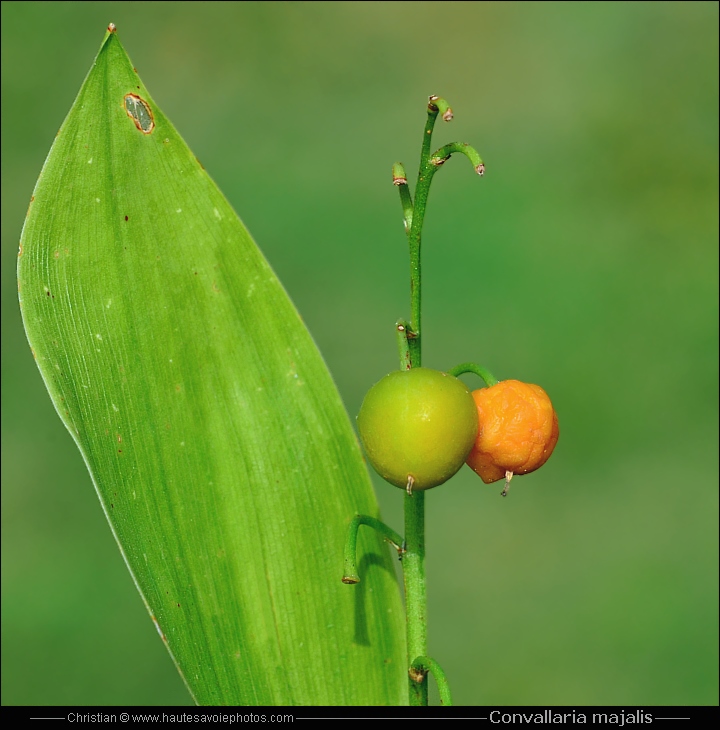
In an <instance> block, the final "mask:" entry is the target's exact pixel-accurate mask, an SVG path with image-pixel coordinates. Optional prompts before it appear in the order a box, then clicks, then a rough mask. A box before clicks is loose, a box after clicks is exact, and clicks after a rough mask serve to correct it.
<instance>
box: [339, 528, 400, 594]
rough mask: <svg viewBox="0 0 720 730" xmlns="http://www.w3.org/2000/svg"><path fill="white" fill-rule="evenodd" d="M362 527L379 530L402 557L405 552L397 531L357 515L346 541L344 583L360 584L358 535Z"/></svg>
mask: <svg viewBox="0 0 720 730" xmlns="http://www.w3.org/2000/svg"><path fill="white" fill-rule="evenodd" d="M360 525H367V526H368V527H372V528H373V530H377V532H379V533H380V534H381V535H382V536H383V537H384V538H385V539H386V540H387V541H388V542H389V543H390V544H391V545H392V546H393V547H394V548H395V549H396V550H397V551H398V555H400V557H402V555H403V553H404V552H405V548H404V547H403V539H402V537H400V535H398V534H397V532H395V530H393V529H391V528H390V527H388V526H387V525H386V524H385V523H384V522H381V521H380V520H377V519H375V518H374V517H370V516H369V515H356V516H355V517H354V518H353V521H352V522H351V523H350V527H348V533H347V539H346V541H345V570H344V571H343V577H342V582H343V583H359V582H360V576H359V575H358V572H357V566H356V560H357V534H358V528H359V527H360Z"/></svg>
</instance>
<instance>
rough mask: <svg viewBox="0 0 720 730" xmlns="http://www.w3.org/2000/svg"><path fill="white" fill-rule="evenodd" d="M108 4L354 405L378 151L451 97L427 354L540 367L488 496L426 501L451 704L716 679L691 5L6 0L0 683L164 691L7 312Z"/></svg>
mask: <svg viewBox="0 0 720 730" xmlns="http://www.w3.org/2000/svg"><path fill="white" fill-rule="evenodd" d="M109 21H113V22H115V23H116V24H117V26H118V31H119V35H120V38H121V40H122V42H123V44H124V45H125V48H126V49H127V51H128V53H129V54H130V56H131V58H132V59H133V62H134V64H135V65H136V66H137V68H138V70H139V72H140V75H141V76H142V78H143V80H144V81H145V83H146V84H147V86H148V87H149V89H150V91H151V93H152V94H153V97H154V99H155V101H156V102H157V103H158V104H159V105H160V106H161V107H162V108H163V110H164V111H165V113H166V114H167V115H168V116H169V117H170V119H172V121H173V122H174V123H175V125H176V127H177V128H178V130H179V131H180V133H181V134H182V135H183V136H184V137H185V139H186V140H187V142H188V143H189V145H190V147H191V148H192V149H193V151H194V152H195V153H196V155H197V156H198V157H199V158H200V159H201V160H202V162H203V164H204V165H205V167H206V169H207V170H208V171H209V172H210V174H211V175H212V176H213V177H214V179H215V180H216V181H217V183H218V185H219V186H220V188H221V189H222V190H223V191H224V192H225V194H226V195H227V197H228V198H229V200H230V202H231V203H232V204H233V205H234V206H235V208H236V209H237V211H238V212H239V214H240V216H241V217H242V218H243V220H244V221H245V223H246V225H247V226H248V227H249V229H250V231H251V232H252V234H253V235H254V236H255V238H256V240H257V241H258V243H259V245H260V247H261V248H262V250H263V251H264V253H265V254H266V256H267V257H268V258H269V260H270V262H271V264H272V265H273V267H274V269H275V270H276V272H277V273H278V275H279V276H280V278H281V280H282V281H283V282H284V284H285V286H286V288H287V289H288V291H289V293H290V295H291V297H292V298H293V300H294V301H295V303H296V305H297V307H298V309H299V310H300V312H301V313H302V315H303V318H304V320H305V322H306V323H307V325H308V327H309V329H310V331H311V332H312V334H313V336H314V337H315V340H316V342H317V343H318V346H319V347H320V350H321V351H322V352H323V354H324V356H325V358H326V360H327V363H328V365H329V367H330V369H331V371H332V373H333V375H334V377H335V379H336V382H337V383H338V386H339V388H340V391H341V394H342V396H343V399H344V401H345V403H346V405H347V408H348V411H349V412H350V414H352V415H353V417H354V414H356V413H357V411H358V409H359V406H360V403H361V400H362V397H363V394H364V392H365V391H366V390H367V389H368V388H369V386H370V385H371V384H372V383H374V382H375V381H377V380H378V379H379V378H380V377H381V376H382V375H384V374H385V373H386V372H388V371H389V370H391V369H393V368H395V367H397V363H396V357H397V355H396V347H395V341H394V333H393V323H394V321H395V319H396V318H398V317H399V316H406V315H407V314H409V311H408V309H409V306H408V291H407V290H408V281H407V280H408V272H407V268H408V262H407V254H406V249H405V242H404V237H403V232H402V223H401V211H400V205H399V201H398V199H397V191H396V190H394V189H393V187H392V185H391V181H390V167H391V164H392V162H394V161H395V160H402V161H403V162H404V163H405V164H406V166H407V168H408V171H409V172H411V171H414V170H415V168H416V164H417V163H416V159H417V154H418V149H419V142H420V138H421V136H422V135H421V131H422V127H423V124H424V121H425V104H426V99H427V96H428V94H431V93H437V94H441V95H443V96H445V97H446V98H447V99H448V100H449V101H450V103H451V104H452V106H453V108H454V110H455V114H456V116H455V120H454V121H453V122H452V123H451V124H449V125H445V124H439V125H438V131H437V134H436V145H435V146H440V145H441V144H443V143H445V142H448V141H451V140H453V139H457V140H460V141H469V142H471V143H472V144H474V145H475V146H476V147H477V148H478V150H479V151H480V153H481V155H482V156H483V157H484V159H485V162H486V164H487V174H486V176H485V178H483V179H479V178H477V176H474V175H473V174H472V171H471V169H470V166H469V165H468V164H467V161H466V160H464V159H462V158H460V159H453V160H452V161H451V162H450V163H449V164H448V165H446V166H445V168H443V170H442V171H441V172H440V173H439V174H438V175H437V177H436V178H435V182H434V188H433V192H432V195H431V200H430V208H429V215H428V218H427V223H426V232H425V238H424V241H425V247H424V258H423V262H424V302H423V304H424V317H425V319H424V324H425V330H424V332H425V338H424V346H425V351H424V352H425V358H424V364H426V365H428V366H430V367H437V368H441V369H442V368H448V367H451V366H452V365H454V364H456V363H458V362H462V361H466V360H475V361H478V362H482V363H483V364H485V365H486V366H487V367H489V368H490V369H491V370H492V371H493V372H494V373H495V374H496V375H497V376H498V377H500V378H501V379H502V378H518V379H522V380H525V381H528V382H533V383H539V384H541V385H542V386H543V387H544V388H545V389H546V390H547V391H548V393H549V394H550V395H551V397H552V398H553V401H554V403H555V406H556V409H557V411H558V413H559V418H560V427H561V437H560V442H559V445H558V448H557V450H556V452H555V455H554V456H553V458H552V459H551V460H550V462H549V463H548V464H547V466H545V467H544V468H543V469H542V470H540V471H539V472H537V473H535V474H532V475H530V476H527V477H524V478H522V479H518V480H516V481H515V482H513V487H512V489H511V491H510V495H509V497H508V498H507V499H502V498H501V497H500V496H499V492H500V487H499V486H498V485H492V486H485V485H483V484H482V483H481V482H480V480H479V479H478V478H477V477H475V475H474V474H473V473H471V472H470V471H469V470H468V469H467V468H464V469H463V470H462V471H461V472H460V474H459V475H458V476H457V477H455V478H454V479H453V480H452V481H451V482H449V483H448V484H446V485H445V486H443V487H442V488H440V489H436V490H433V491H432V492H430V493H429V494H428V528H427V548H428V558H427V572H428V583H429V613H430V616H429V620H430V628H429V631H430V651H431V653H432V655H433V656H434V657H435V658H436V659H437V660H438V661H439V662H440V663H441V664H442V666H443V667H444V669H445V671H446V672H447V674H448V676H449V678H450V681H451V686H452V688H453V691H454V694H455V699H456V702H457V703H458V704H468V705H475V704H508V705H513V704H518V705H520V704H577V705H582V704H589V703H592V704H618V705H647V704H689V705H695V704H716V703H717V702H718V624H717V618H718V614H717V608H718V605H717V604H718V590H717V589H718V558H717V548H718V539H717V538H718V520H717V507H718V504H717V501H718V500H717V480H718V468H717V467H718V463H717V462H718V459H717V438H718V433H717V431H718V429H717V325H718V322H717V319H718V316H717V315H718V309H717V293H718V277H717V266H718V261H717V235H718V212H717V192H718V190H717V187H718V185H717V183H718V176H717V160H718V149H717V147H718V118H717V115H718V78H717V76H718V74H717V63H718V5H717V3H714V2H699V3H697V2H696V3H693V2H683V3H572V2H562V3H546V2H533V3H475V2H460V3H452V2H443V3H439V2H379V3H373V2H349V3H345V2H333V3H327V2H301V3H285V2H259V3H254V2H202V3H198V2H182V3H168V2H162V3H158V2H62V3H60V2H50V3H42V2H40V3H38V2H3V3H2V121H3V124H2V482H3V496H2V548H3V549H2V701H3V703H4V704H27V705H39V704H124V703H134V704H166V703H168V704H169V703H174V704H181V703H189V697H188V695H187V693H186V691H185V689H184V687H183V685H182V683H181V681H180V679H179V678H178V676H177V674H176V672H175V669H174V667H173V665H172V662H171V661H170V659H169V657H168V656H167V654H166V651H165V649H164V647H163V645H162V643H161V641H160V640H159V638H158V636H157V634H156V632H155V629H154V628H153V626H152V623H151V621H150V620H149V618H148V616H147V614H146V612H145V609H144V607H143V605H142V602H141V600H140V598H139V596H138V595H137V592H136V590H135V588H134V586H133V583H132V580H131V578H130V575H129V573H128V572H127V569H126V567H125V565H124V563H123V561H122V559H121V557H120V553H119V551H118V549H117V547H116V545H115V543H114V541H113V538H112V536H111V533H110V530H109V529H108V526H107V524H106V522H105V519H104V517H103V515H102V511H101V509H100V506H99V504H98V500H97V497H96V496H95V493H94V490H93V487H92V484H91V481H90V478H89V476H88V474H87V473H86V470H85V467H84V464H83V462H82V459H81V457H80V454H79V453H78V451H77V450H76V448H75V446H74V445H73V443H72V441H71V439H70V436H69V435H68V434H67V433H66V432H65V430H64V427H63V426H62V424H61V422H60V420H59V419H58V418H57V416H56V414H55V412H54V409H53V407H52V405H51V402H50V399H49V397H48V396H47V393H46V392H45V388H44V386H43V383H42V381H41V378H40V375H39V373H38V371H37V369H36V367H35V365H34V363H33V359H32V355H31V353H30V350H29V348H28V346H27V342H26V340H25V337H24V333H23V330H22V325H21V321H20V315H19V311H18V306H17V293H16V281H15V259H16V254H17V245H18V239H19V236H20V230H21V227H22V223H23V218H24V214H25V210H26V207H27V204H28V201H29V198H30V195H31V192H32V189H33V185H34V183H35V180H36V178H37V176H38V174H39V172H40V169H41V166H42V164H43V161H44V159H45V156H46V155H47V153H48V150H49V148H50V145H51V144H52V141H53V138H54V135H55V133H56V131H57V130H58V128H59V127H60V124H61V122H62V120H63V118H64V116H65V114H66V113H67V112H68V110H69V109H70V106H71V104H72V102H73V99H74V97H75V95H76V93H77V91H78V90H79V87H80V84H81V82H82V80H83V78H84V76H85V74H86V73H87V71H88V69H89V68H90V65H91V63H92V60H93V58H94V54H95V53H96V51H97V49H98V47H99V45H100V42H101V40H102V37H103V34H104V32H105V27H106V25H107V23H108V22H109ZM413 177H414V175H413ZM467 382H468V384H470V385H472V386H473V387H479V383H478V381H475V380H472V378H471V377H470V376H467ZM375 483H376V491H377V493H378V498H379V500H380V503H381V507H382V510H383V515H384V518H385V520H386V521H387V522H388V523H389V524H391V525H392V526H394V527H396V528H397V529H401V527H402V514H401V495H400V492H399V491H398V490H396V489H395V488H394V487H391V486H389V485H387V484H384V483H381V482H380V481H379V480H376V482H375ZM328 549H337V550H340V549H341V546H339V545H338V546H334V547H333V546H328Z"/></svg>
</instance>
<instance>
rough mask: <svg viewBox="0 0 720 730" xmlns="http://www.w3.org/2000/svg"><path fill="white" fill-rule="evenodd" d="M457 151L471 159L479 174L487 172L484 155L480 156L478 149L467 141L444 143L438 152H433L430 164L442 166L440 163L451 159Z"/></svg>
mask: <svg viewBox="0 0 720 730" xmlns="http://www.w3.org/2000/svg"><path fill="white" fill-rule="evenodd" d="M456 152H459V153H460V154H461V155H465V157H467V158H468V160H470V163H471V164H472V166H473V169H474V170H475V172H476V173H477V174H478V175H484V174H485V163H484V162H483V161H482V157H480V155H479V153H478V151H477V150H476V149H475V148H474V147H472V146H471V145H469V144H468V143H467V142H450V144H446V145H443V146H442V147H441V148H440V149H439V150H438V151H437V152H435V153H433V155H432V157H430V164H432V165H434V166H435V167H440V165H442V164H444V163H445V162H447V160H449V159H450V155H453V154H455V153H456Z"/></svg>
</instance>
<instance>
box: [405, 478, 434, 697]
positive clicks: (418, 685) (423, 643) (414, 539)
mask: <svg viewBox="0 0 720 730" xmlns="http://www.w3.org/2000/svg"><path fill="white" fill-rule="evenodd" d="M404 499H405V554H404V555H403V578H404V581H405V615H406V623H407V649H408V670H409V669H410V667H411V666H412V662H413V659H414V657H418V656H425V655H426V654H427V596H426V593H425V492H414V493H412V494H407V495H405V497H404ZM427 690H428V684H427V676H425V677H423V678H422V679H421V681H419V682H418V681H415V680H414V679H412V677H411V676H410V675H409V674H408V691H409V695H410V697H409V699H410V704H411V705H422V706H425V705H427V703H428V691H427Z"/></svg>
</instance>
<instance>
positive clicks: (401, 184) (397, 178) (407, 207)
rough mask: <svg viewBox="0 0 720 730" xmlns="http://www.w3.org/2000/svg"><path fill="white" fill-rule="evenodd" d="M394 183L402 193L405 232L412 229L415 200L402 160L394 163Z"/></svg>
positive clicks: (401, 201) (401, 202)
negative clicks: (413, 200) (413, 199)
mask: <svg viewBox="0 0 720 730" xmlns="http://www.w3.org/2000/svg"><path fill="white" fill-rule="evenodd" d="M392 173H393V185H396V186H397V189H398V192H399V193H400V204H401V205H402V209H403V221H404V223H405V233H406V234H407V232H408V231H409V230H410V226H412V217H413V202H412V197H411V195H410V188H409V187H408V184H407V175H406V174H405V168H404V167H403V166H402V163H401V162H396V163H395V164H394V165H393V171H392Z"/></svg>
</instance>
